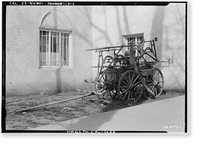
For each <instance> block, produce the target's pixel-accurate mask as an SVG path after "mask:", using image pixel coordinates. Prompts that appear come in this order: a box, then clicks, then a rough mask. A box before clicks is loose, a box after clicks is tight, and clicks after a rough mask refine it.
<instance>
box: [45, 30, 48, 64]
mask: <svg viewBox="0 0 200 145" xmlns="http://www.w3.org/2000/svg"><path fill="white" fill-rule="evenodd" d="M45 39H46V44H45V47H46V48H45V50H46V51H45V62H46V63H45V66H47V64H48V59H47V58H48V57H47V31H46V34H45Z"/></svg>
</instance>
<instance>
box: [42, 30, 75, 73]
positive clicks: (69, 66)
mask: <svg viewBox="0 0 200 145" xmlns="http://www.w3.org/2000/svg"><path fill="white" fill-rule="evenodd" d="M41 31H48V32H49V36H50V37H49V44H48V45H49V51H50V54H49V65H48V66H42V65H41V64H40V61H41V59H42V58H41V56H40V53H41V52H40V45H41V43H40V32H41ZM52 32H58V33H59V40H58V42H59V65H58V66H53V65H51V61H52V58H51V56H50V55H51V43H50V42H51V41H50V40H51V35H50V34H51V33H52ZM61 33H68V43H69V44H68V61H69V63H68V65H66V66H62V64H61V63H62V62H61ZM72 48H73V33H72V30H62V29H53V28H44V27H39V69H54V68H55V69H57V68H64V69H72V68H73V66H72V64H73V63H72V57H73V55H72V54H73V53H72V50H73V49H72Z"/></svg>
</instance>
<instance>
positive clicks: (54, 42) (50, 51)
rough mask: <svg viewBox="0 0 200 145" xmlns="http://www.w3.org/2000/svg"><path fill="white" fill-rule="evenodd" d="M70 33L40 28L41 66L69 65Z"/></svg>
mask: <svg viewBox="0 0 200 145" xmlns="http://www.w3.org/2000/svg"><path fill="white" fill-rule="evenodd" d="M70 33H71V32H62V31H54V30H42V29H41V30H40V67H54V66H69V60H70V59H69V57H70V56H69V51H70V49H69V36H70Z"/></svg>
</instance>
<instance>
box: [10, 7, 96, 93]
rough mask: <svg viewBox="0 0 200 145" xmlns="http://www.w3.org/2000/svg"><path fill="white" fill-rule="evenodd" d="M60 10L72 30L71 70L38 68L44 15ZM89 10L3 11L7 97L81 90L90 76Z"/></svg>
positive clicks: (79, 8) (39, 8) (84, 8)
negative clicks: (67, 19) (40, 29)
mask: <svg viewBox="0 0 200 145" xmlns="http://www.w3.org/2000/svg"><path fill="white" fill-rule="evenodd" d="M53 9H59V10H60V11H62V12H64V13H65V14H66V15H67V17H68V18H69V19H70V21H71V24H72V27H73V28H72V29H73V30H72V31H73V54H72V55H73V56H72V58H73V59H72V60H73V62H72V63H73V68H72V69H64V68H61V69H51V68H47V69H40V68H39V26H40V21H41V19H42V17H43V16H44V14H45V13H47V12H48V11H50V10H53ZM90 19H91V7H87V8H86V7H70V6H62V7H50V6H48V7H44V6H38V7H36V6H34V7H31V6H17V7H15V6H12V7H7V11H6V92H7V94H8V95H9V94H10V95H21V94H32V93H40V92H57V91H58V90H59V91H66V90H67V89H76V88H83V87H84V79H88V78H89V79H90V78H91V74H92V69H91V64H92V54H91V53H87V52H86V51H85V49H88V48H91V47H92V43H91V42H92V35H91V34H92V32H91V30H92V29H91V22H90V21H91V20H90Z"/></svg>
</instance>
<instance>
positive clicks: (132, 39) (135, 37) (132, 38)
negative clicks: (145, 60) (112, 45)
mask: <svg viewBox="0 0 200 145" xmlns="http://www.w3.org/2000/svg"><path fill="white" fill-rule="evenodd" d="M142 39H144V33H137V34H129V35H123V44H125V45H131V44H136V45H137V44H138V43H139V42H140V41H141V40H142ZM129 49H130V48H129V47H128V50H129ZM135 55H136V56H137V55H139V54H138V52H137V51H136V53H135Z"/></svg>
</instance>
